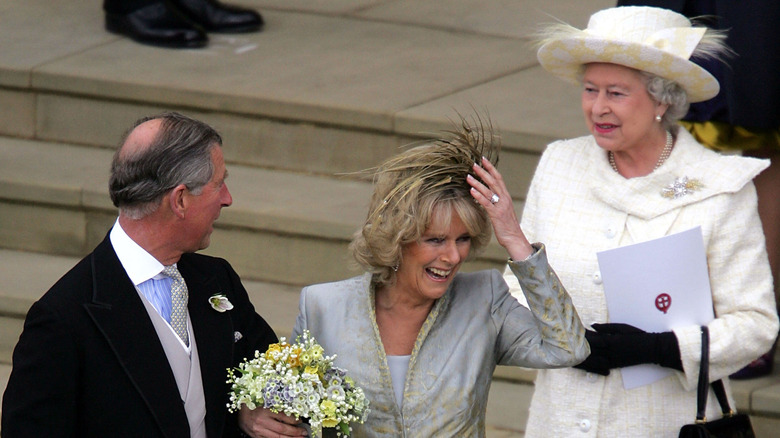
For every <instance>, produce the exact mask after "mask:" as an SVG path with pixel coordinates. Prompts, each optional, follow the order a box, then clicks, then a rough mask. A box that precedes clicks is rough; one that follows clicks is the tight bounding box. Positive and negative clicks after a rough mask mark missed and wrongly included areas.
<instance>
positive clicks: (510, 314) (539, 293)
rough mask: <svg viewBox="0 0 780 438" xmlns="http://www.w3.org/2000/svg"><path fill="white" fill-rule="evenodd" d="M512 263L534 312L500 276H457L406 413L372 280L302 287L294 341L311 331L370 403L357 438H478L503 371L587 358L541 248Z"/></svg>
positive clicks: (438, 309) (427, 333) (432, 326)
mask: <svg viewBox="0 0 780 438" xmlns="http://www.w3.org/2000/svg"><path fill="white" fill-rule="evenodd" d="M510 265H511V266H512V269H513V271H514V272H515V275H517V278H518V280H519V281H520V284H522V285H523V291H524V293H525V294H526V296H527V298H528V302H529V303H530V305H529V307H530V311H529V309H527V308H525V307H523V306H521V305H519V304H518V302H517V300H515V299H514V298H512V296H511V295H510V294H509V293H508V288H507V286H506V283H505V282H504V280H503V279H502V277H501V274H500V273H499V272H498V271H495V270H492V271H479V272H474V273H459V274H457V275H456V276H455V278H454V279H453V282H452V284H451V285H450V288H449V290H448V291H447V292H446V293H445V294H444V296H442V298H440V299H438V300H437V301H436V303H435V304H434V306H433V308H432V309H431V312H430V314H429V315H428V318H427V319H426V321H425V322H424V324H423V326H422V328H421V329H420V333H419V334H418V336H417V340H416V342H415V345H414V349H413V351H412V356H411V359H410V362H409V369H408V371H407V373H406V382H405V387H404V394H403V408H402V409H399V407H398V405H397V404H396V401H395V396H394V392H393V384H392V380H391V377H390V370H389V368H388V365H387V357H386V355H385V350H384V347H383V345H382V341H381V338H380V336H379V329H378V327H377V324H376V313H375V308H374V303H375V301H374V288H373V286H372V284H371V275H370V274H364V275H363V276H359V277H355V278H351V279H349V280H344V281H338V282H334V283H327V284H318V285H313V286H309V287H306V288H304V289H303V291H302V292H301V298H300V304H299V314H298V318H297V321H296V324H295V328H294V329H293V340H294V339H295V337H296V336H297V335H299V334H301V333H302V332H303V330H305V329H308V330H309V331H310V332H311V334H312V335H313V336H314V337H315V339H316V340H317V341H318V342H319V343H320V344H321V345H322V346H323V348H324V349H325V354H327V355H333V354H336V355H337V358H336V360H335V364H336V366H339V367H341V368H344V369H346V370H347V372H348V375H350V376H352V378H353V379H354V380H355V382H356V383H357V384H358V385H359V386H360V387H362V388H363V390H364V391H365V393H366V397H367V398H368V400H369V402H370V409H371V412H370V414H369V416H368V420H367V421H366V423H365V424H363V425H359V424H356V425H353V434H354V436H356V437H364V436H365V437H402V436H403V437H431V436H453V437H454V436H458V437H461V436H469V437H482V436H484V435H485V407H486V404H487V398H488V391H489V389H490V382H491V378H492V376H493V370H494V369H495V367H496V365H497V364H501V365H517V366H524V367H535V368H556V367H567V366H571V365H575V364H577V363H579V362H581V361H582V360H584V359H585V358H586V357H587V356H588V354H590V350H589V347H588V344H587V342H586V341H585V337H584V329H583V326H582V324H581V322H580V319H579V316H578V315H577V312H576V310H575V309H574V307H573V306H572V303H571V299H570V297H569V295H568V293H566V291H565V290H564V289H563V287H562V286H561V284H560V282H559V281H558V278H557V276H556V275H555V273H554V272H553V271H552V269H550V267H549V266H548V264H547V255H546V253H545V250H544V247H541V249H539V250H538V251H537V252H536V253H535V254H534V255H532V256H531V257H530V258H529V259H528V260H524V261H520V262H512V263H510Z"/></svg>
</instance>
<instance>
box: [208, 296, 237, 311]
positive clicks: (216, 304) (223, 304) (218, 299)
mask: <svg viewBox="0 0 780 438" xmlns="http://www.w3.org/2000/svg"><path fill="white" fill-rule="evenodd" d="M209 304H211V308H212V309H214V310H216V311H217V312H219V313H222V312H225V311H227V310H231V309H233V303H231V302H230V300H228V299H227V297H226V296H224V295H222V294H214V295H212V296H211V298H209Z"/></svg>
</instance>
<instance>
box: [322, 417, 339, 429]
mask: <svg viewBox="0 0 780 438" xmlns="http://www.w3.org/2000/svg"><path fill="white" fill-rule="evenodd" d="M338 425H339V422H338V420H334V419H332V418H325V419H323V420H322V427H336V426H338Z"/></svg>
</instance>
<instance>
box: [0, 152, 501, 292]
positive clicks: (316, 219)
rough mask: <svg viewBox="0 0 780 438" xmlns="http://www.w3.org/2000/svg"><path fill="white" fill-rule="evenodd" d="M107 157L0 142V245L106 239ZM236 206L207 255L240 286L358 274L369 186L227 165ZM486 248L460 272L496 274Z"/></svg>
mask: <svg viewBox="0 0 780 438" xmlns="http://www.w3.org/2000/svg"><path fill="white" fill-rule="evenodd" d="M112 154H113V151H112V150H110V149H101V148H94V147H85V146H74V145H66V144H61V143H52V142H41V141H33V140H22V139H13V138H8V137H0V247H3V248H8V249H18V250H24V251H34V252H41V253H49V254H58V255H71V256H83V255H85V254H87V253H88V252H89V251H91V249H92V248H93V247H94V246H95V245H96V244H97V243H99V242H100V240H102V239H103V238H104V237H105V234H106V232H107V231H108V230H109V229H110V228H111V226H112V225H113V221H114V220H115V217H116V211H115V209H114V207H113V205H112V204H111V202H110V200H109V197H108V189H107V185H108V184H107V181H108V168H109V165H110V161H111V157H112ZM229 172H230V177H229V179H228V187H229V188H230V190H231V193H232V194H233V199H234V204H233V205H232V206H231V207H229V208H225V209H223V212H222V215H221V217H220V219H219V220H218V221H217V224H216V227H215V231H214V235H213V236H212V239H211V242H212V244H211V246H210V247H209V248H208V250H207V251H205V252H206V253H208V254H212V255H217V256H220V257H224V258H226V259H228V260H229V261H230V262H231V263H232V264H233V266H234V267H235V269H236V271H237V272H239V274H241V275H242V276H243V277H244V278H247V279H255V280H261V281H269V282H274V283H285V284H292V285H296V286H302V285H305V284H311V283H318V282H324V281H331V280H338V279H343V278H347V277H349V276H352V275H355V274H356V273H357V271H355V270H352V269H350V267H349V266H350V263H349V260H348V252H347V245H348V243H349V240H350V238H351V235H352V233H353V232H354V231H355V230H356V229H357V228H358V226H359V224H360V223H361V222H362V221H363V220H364V218H365V214H366V208H367V203H368V200H369V197H370V191H371V186H370V184H369V183H367V182H364V181H360V180H350V179H341V178H337V177H324V176H319V175H308V174H300V173H292V172H289V171H281V170H270V169H262V168H255V167H249V166H240V165H231V166H230V167H229ZM504 258H505V255H504V252H503V249H501V248H500V247H497V246H496V245H495V244H493V245H492V246H491V247H490V248H488V251H487V252H486V253H485V254H484V255H483V256H481V257H480V258H478V259H477V260H475V261H474V262H472V263H470V264H469V267H468V268H467V269H481V268H485V267H496V268H501V265H502V264H503V262H504Z"/></svg>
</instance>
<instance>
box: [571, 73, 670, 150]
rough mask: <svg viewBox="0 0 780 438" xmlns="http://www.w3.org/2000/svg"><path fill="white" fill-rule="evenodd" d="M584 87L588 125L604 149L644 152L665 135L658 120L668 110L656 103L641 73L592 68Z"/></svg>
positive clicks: (583, 106)
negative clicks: (653, 139)
mask: <svg viewBox="0 0 780 438" xmlns="http://www.w3.org/2000/svg"><path fill="white" fill-rule="evenodd" d="M582 84H583V85H582V112H583V113H584V115H585V122H586V123H587V125H588V130H589V131H590V132H591V134H593V137H594V138H595V139H596V143H598V145H599V146H600V147H601V148H602V149H604V150H607V151H612V152H618V151H620V152H623V151H629V150H632V149H634V148H640V147H642V146H644V145H647V144H648V141H647V139H648V138H654V137H655V136H657V135H658V132H662V129H663V128H661V125H660V124H659V123H658V122H656V121H655V116H656V115H662V114H663V113H664V111H665V110H666V106H665V105H660V104H658V103H657V102H656V101H655V100H653V98H652V97H651V96H650V94H649V93H648V92H647V88H646V85H645V79H644V77H643V76H642V75H641V74H640V73H639V72H638V71H636V70H634V69H631V68H628V67H623V66H622V65H617V64H604V63H594V64H588V65H586V66H585V73H584V75H583V81H582ZM659 130H661V131H659ZM656 131H658V132H656Z"/></svg>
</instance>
